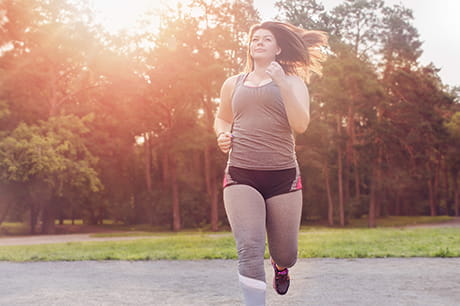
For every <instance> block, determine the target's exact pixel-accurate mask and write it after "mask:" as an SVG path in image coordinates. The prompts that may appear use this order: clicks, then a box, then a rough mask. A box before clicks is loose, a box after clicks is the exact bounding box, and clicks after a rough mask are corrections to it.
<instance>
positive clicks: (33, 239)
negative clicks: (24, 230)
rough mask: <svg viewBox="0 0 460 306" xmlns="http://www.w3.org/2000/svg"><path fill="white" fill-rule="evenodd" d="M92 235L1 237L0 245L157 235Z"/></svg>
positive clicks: (116, 239)
mask: <svg viewBox="0 0 460 306" xmlns="http://www.w3.org/2000/svg"><path fill="white" fill-rule="evenodd" d="M92 235H93V234H64V235H34V236H16V237H0V246H7V245H33V244H50V243H66V242H81V241H120V240H134V239H142V238H154V237H155V236H131V237H129V236H127V237H93V236H92Z"/></svg>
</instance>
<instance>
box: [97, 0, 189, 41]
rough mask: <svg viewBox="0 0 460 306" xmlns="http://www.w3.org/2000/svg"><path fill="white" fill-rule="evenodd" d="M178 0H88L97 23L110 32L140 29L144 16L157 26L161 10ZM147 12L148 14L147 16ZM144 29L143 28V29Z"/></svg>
mask: <svg viewBox="0 0 460 306" xmlns="http://www.w3.org/2000/svg"><path fill="white" fill-rule="evenodd" d="M178 2H181V1H179V0H168V1H165V0H160V1H155V0H130V1H126V0H90V4H91V7H92V9H93V10H94V11H95V14H96V20H97V21H98V23H100V24H102V26H103V27H104V28H105V29H106V30H107V31H108V32H110V33H117V32H120V31H127V32H135V31H138V30H141V29H140V22H141V21H142V20H145V18H148V19H153V20H150V22H149V24H152V26H154V27H158V26H159V23H160V15H161V11H162V10H164V9H166V8H167V7H172V6H173V5H177V3H178ZM147 14H149V15H148V16H147ZM144 30H145V29H144Z"/></svg>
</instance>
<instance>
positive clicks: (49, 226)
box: [41, 199, 56, 234]
mask: <svg viewBox="0 0 460 306" xmlns="http://www.w3.org/2000/svg"><path fill="white" fill-rule="evenodd" d="M53 201H54V199H51V200H48V201H46V202H45V203H44V205H43V209H42V228H41V233H42V234H54V233H56V227H55V219H56V211H55V203H54V202H53Z"/></svg>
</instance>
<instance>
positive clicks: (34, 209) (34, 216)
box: [30, 200, 39, 235]
mask: <svg viewBox="0 0 460 306" xmlns="http://www.w3.org/2000/svg"><path fill="white" fill-rule="evenodd" d="M32 201H33V200H32ZM38 213H39V209H38V205H37V204H35V203H32V204H30V234H31V235H35V233H36V232H35V229H36V226H37V221H38Z"/></svg>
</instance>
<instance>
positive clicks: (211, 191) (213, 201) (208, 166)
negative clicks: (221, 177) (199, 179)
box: [204, 145, 219, 232]
mask: <svg viewBox="0 0 460 306" xmlns="http://www.w3.org/2000/svg"><path fill="white" fill-rule="evenodd" d="M204 176H205V181H206V193H207V194H208V198H209V203H210V205H211V207H210V208H211V209H210V217H211V230H212V231H214V232H216V231H218V230H219V226H218V225H219V212H218V199H217V184H216V179H215V177H214V175H213V171H212V163H211V148H210V146H209V145H206V146H205V148H204Z"/></svg>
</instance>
